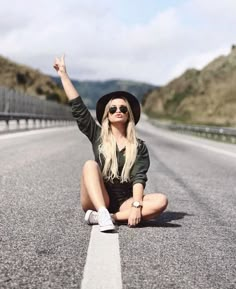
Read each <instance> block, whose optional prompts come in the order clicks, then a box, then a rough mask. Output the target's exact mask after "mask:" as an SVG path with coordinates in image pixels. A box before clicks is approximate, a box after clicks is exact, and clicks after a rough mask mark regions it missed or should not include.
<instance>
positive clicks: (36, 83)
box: [0, 56, 155, 108]
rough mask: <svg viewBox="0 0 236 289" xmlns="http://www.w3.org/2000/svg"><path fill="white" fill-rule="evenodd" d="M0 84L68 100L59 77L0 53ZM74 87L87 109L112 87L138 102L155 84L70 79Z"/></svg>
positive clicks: (61, 100)
mask: <svg viewBox="0 0 236 289" xmlns="http://www.w3.org/2000/svg"><path fill="white" fill-rule="evenodd" d="M0 67H1V70H0V86H4V87H8V88H12V89H14V90H16V91H20V92H22V93H24V94H26V95H32V96H37V97H40V98H41V99H47V100H53V101H57V102H60V103H64V104H66V103H68V100H67V97H66V95H65V92H64V90H63V88H62V85H61V80H60V78H59V77H53V76H49V75H45V74H43V73H41V72H40V71H39V70H36V69H32V68H30V67H28V66H25V65H21V64H17V63H15V62H13V61H11V60H9V59H7V58H4V57H2V56H0ZM72 82H73V84H74V85H75V87H76V89H77V90H78V91H79V93H80V95H81V96H82V97H83V99H84V101H85V103H86V104H87V105H88V107H89V108H95V105H96V102H97V100H98V99H99V97H100V96H102V95H104V94H106V93H109V92H111V91H114V90H126V91H129V92H130V93H133V94H135V95H136V96H137V98H138V99H139V100H140V101H141V100H142V97H143V95H144V94H145V93H147V92H148V91H150V90H152V89H154V88H155V86H153V85H150V84H147V83H141V82H135V81H128V80H108V81H78V80H72Z"/></svg>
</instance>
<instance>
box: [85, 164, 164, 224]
mask: <svg viewBox="0 0 236 289" xmlns="http://www.w3.org/2000/svg"><path fill="white" fill-rule="evenodd" d="M80 198H81V205H82V208H83V210H84V211H85V212H86V211H87V210H95V211H98V210H99V208H101V207H106V208H108V207H109V202H110V200H109V195H108V193H107V191H106V188H105V185H104V182H103V178H102V173H101V171H100V168H99V166H98V164H97V163H96V162H95V161H92V160H89V161H86V163H85V164H84V167H83V170H82V176H81V196H80ZM132 202H133V198H130V199H128V200H127V201H125V202H124V203H123V204H122V205H121V207H120V209H119V211H118V212H117V213H115V214H114V215H113V217H114V219H115V220H117V221H126V220H128V218H129V214H130V210H131V204H132ZM167 205H168V200H167V198H166V196H165V195H163V194H160V193H155V194H147V195H144V197H143V208H142V219H144V220H147V219H151V218H153V217H156V216H158V215H159V214H161V213H162V212H163V211H164V210H165V209H166V207H167Z"/></svg>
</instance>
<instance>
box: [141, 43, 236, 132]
mask: <svg viewBox="0 0 236 289" xmlns="http://www.w3.org/2000/svg"><path fill="white" fill-rule="evenodd" d="M142 103H143V109H144V111H145V112H146V113H147V114H148V115H150V116H154V117H158V118H162V119H171V120H173V121H177V122H185V123H195V124H212V125H223V126H236V47H235V46H234V45H233V46H232V50H231V52H230V54H229V55H227V56H220V57H218V58H216V59H215V60H213V61H212V62H210V63H209V64H208V65H207V66H205V67H204V68H203V69H202V70H196V69H188V70H187V71H186V72H185V73H184V74H182V75H181V76H180V77H178V78H176V79H174V80H172V81H171V82H170V83H168V84H167V85H166V86H163V87H161V88H159V89H154V90H152V91H151V92H149V93H147V94H146V95H145V96H144V98H143V102H142Z"/></svg>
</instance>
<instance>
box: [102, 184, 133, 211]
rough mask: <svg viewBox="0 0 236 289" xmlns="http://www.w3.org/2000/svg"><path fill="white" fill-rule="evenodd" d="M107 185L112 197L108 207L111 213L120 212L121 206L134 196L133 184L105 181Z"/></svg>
mask: <svg viewBox="0 0 236 289" xmlns="http://www.w3.org/2000/svg"><path fill="white" fill-rule="evenodd" d="M105 187H106V190H107V193H108V195H109V198H110V204H109V208H108V211H109V212H110V213H116V212H118V211H119V208H120V206H121V205H122V204H123V203H124V202H125V201H126V200H128V199H129V198H132V197H133V192H132V186H130V185H127V184H111V183H105Z"/></svg>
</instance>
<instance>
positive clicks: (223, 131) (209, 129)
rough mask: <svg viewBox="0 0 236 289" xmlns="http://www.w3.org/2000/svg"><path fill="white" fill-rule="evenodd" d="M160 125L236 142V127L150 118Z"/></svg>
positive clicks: (183, 131) (182, 131)
mask: <svg viewBox="0 0 236 289" xmlns="http://www.w3.org/2000/svg"><path fill="white" fill-rule="evenodd" d="M149 120H150V121H151V122H152V123H153V124H155V125H156V126H158V127H161V128H165V129H170V130H174V131H177V132H181V133H188V134H193V135H197V136H201V137H206V138H213V139H215V140H222V141H227V142H231V143H236V128H231V127H216V126H206V125H186V124H172V123H163V122H159V121H158V120H156V119H149Z"/></svg>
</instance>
